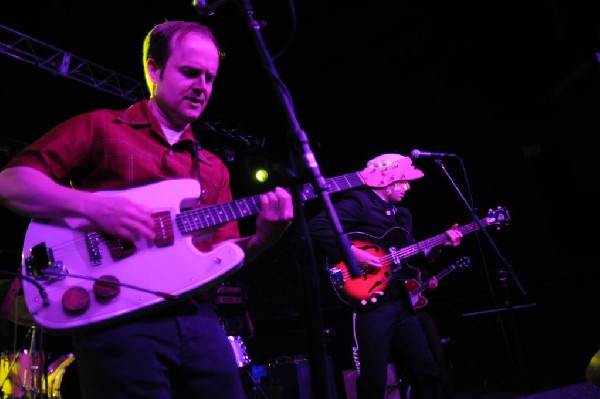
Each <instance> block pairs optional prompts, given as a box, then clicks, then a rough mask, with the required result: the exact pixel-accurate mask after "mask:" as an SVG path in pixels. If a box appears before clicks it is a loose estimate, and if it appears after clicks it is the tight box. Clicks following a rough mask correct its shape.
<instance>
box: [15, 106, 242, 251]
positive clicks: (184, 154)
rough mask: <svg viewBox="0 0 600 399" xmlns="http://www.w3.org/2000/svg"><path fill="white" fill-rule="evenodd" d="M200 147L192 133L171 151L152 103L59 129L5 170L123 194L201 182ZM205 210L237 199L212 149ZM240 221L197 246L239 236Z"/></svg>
mask: <svg viewBox="0 0 600 399" xmlns="http://www.w3.org/2000/svg"><path fill="white" fill-rule="evenodd" d="M196 143H197V141H196V139H195V138H194V136H193V134H192V132H191V129H188V130H187V131H185V132H184V133H183V135H182V136H181V139H180V141H179V142H177V143H176V144H174V145H173V146H170V145H169V143H168V142H167V140H166V138H165V136H164V135H163V133H162V129H161V127H160V124H159V123H158V122H157V121H156V119H155V118H154V116H153V115H152V113H151V112H150V110H149V109H148V100H142V101H140V102H138V103H135V104H133V105H132V106H130V107H129V108H127V109H126V110H109V109H101V110H95V111H92V112H88V113H84V114H81V115H78V116H75V117H73V118H71V119H68V120H67V121H65V122H63V123H61V124H59V125H58V126H56V127H55V128H53V129H52V130H50V131H49V132H48V133H47V134H45V135H44V136H42V137H41V138H39V139H38V140H36V141H35V142H34V143H33V144H31V145H29V146H28V147H27V148H25V149H24V150H23V151H22V152H21V153H20V154H18V155H17V156H15V157H14V158H13V159H11V160H10V161H9V162H8V164H7V165H6V167H11V166H29V167H32V168H35V169H37V170H39V171H41V172H42V173H44V174H46V175H48V176H50V177H51V178H52V179H54V180H55V181H57V182H59V183H61V184H64V185H70V186H72V187H75V188H77V189H80V190H86V191H100V190H112V189H117V190H123V189H127V188H131V187H135V186H141V185H146V184H150V183H155V182H158V181H162V180H168V179H178V178H194V179H197V178H198V168H197V165H196V162H195V161H194V151H195V144H196ZM198 160H199V167H200V185H201V188H202V193H203V194H202V196H201V200H200V206H202V205H213V204H218V203H223V202H228V201H231V200H232V194H231V187H230V185H229V171H228V169H227V167H226V166H225V164H224V163H223V161H222V160H221V159H220V158H218V157H217V156H216V155H214V154H212V153H211V152H209V151H207V150H204V149H202V150H200V152H199V153H198ZM239 235H240V234H239V227H238V223H237V222H235V221H234V222H229V223H226V224H224V225H222V226H220V228H219V229H218V231H217V232H216V233H215V235H214V236H213V238H212V239H211V240H207V241H204V242H201V243H199V244H197V245H198V247H199V248H200V249H202V250H208V249H210V247H211V245H213V244H215V243H218V242H221V241H223V240H225V239H228V238H238V237H239Z"/></svg>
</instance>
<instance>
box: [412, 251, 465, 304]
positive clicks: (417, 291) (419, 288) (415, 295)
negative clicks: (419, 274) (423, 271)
mask: <svg viewBox="0 0 600 399" xmlns="http://www.w3.org/2000/svg"><path fill="white" fill-rule="evenodd" d="M470 264H471V258H469V257H468V256H463V257H461V258H460V259H458V260H457V261H456V262H454V263H452V264H451V265H450V266H447V267H446V268H444V269H443V270H442V271H440V272H439V273H438V274H436V275H435V278H436V279H437V280H438V282H439V281H441V280H442V279H443V278H444V277H446V276H447V275H449V274H450V273H452V272H453V271H455V270H458V269H464V268H466V267H467V266H469V265H470ZM429 281H430V280H427V281H426V282H424V283H421V282H420V279H413V280H407V281H405V282H404V284H405V285H406V289H407V290H408V294H409V296H410V301H411V303H412V306H413V308H414V309H415V310H416V309H419V308H422V307H424V306H427V305H428V304H429V300H428V299H427V298H425V296H423V292H425V291H426V290H428V289H429Z"/></svg>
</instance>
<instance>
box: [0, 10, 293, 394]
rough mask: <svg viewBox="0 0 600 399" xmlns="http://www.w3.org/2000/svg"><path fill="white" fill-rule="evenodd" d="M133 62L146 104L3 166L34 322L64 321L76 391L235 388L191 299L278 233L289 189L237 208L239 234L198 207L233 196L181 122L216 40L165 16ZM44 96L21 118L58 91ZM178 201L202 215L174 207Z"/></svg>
mask: <svg viewBox="0 0 600 399" xmlns="http://www.w3.org/2000/svg"><path fill="white" fill-rule="evenodd" d="M107 29H110V28H109V27H107ZM132 34H133V32H132ZM142 58H143V68H144V73H145V77H146V82H147V85H148V89H149V93H150V99H149V100H148V99H144V100H140V101H139V102H137V103H135V104H132V105H131V106H129V107H128V108H126V109H118V110H117V109H101V110H94V111H91V112H87V113H84V114H81V115H78V116H75V117H73V118H71V119H69V120H67V121H65V122H63V123H61V124H59V125H58V126H56V127H54V128H53V129H52V130H50V131H49V132H48V133H46V134H45V135H44V136H42V137H41V138H40V139H38V140H37V141H35V142H34V143H33V144H31V145H30V146H29V147H27V148H25V149H24V151H23V152H22V153H20V154H18V155H17V156H15V157H14V158H13V159H11V160H10V161H9V163H8V164H7V165H6V168H5V169H4V170H3V171H2V172H1V173H0V204H2V205H4V206H6V207H7V208H9V209H11V210H14V211H15V212H18V213H19V214H22V215H25V216H27V217H32V218H34V220H33V222H32V225H31V227H32V228H31V229H30V232H31V234H27V236H26V239H25V245H24V248H23V270H22V274H23V275H27V277H28V278H29V279H28V280H27V281H23V289H24V291H25V299H26V302H27V306H28V308H29V310H30V312H31V314H32V315H33V317H34V319H35V320H36V322H38V323H40V324H41V325H42V326H43V327H46V328H49V329H54V330H65V331H70V330H71V329H73V330H74V331H73V333H74V338H75V339H74V345H73V347H74V350H73V352H74V354H75V358H76V362H75V363H76V365H77V371H78V376H79V382H80V386H81V392H82V395H83V398H84V399H93V398H98V399H106V398H111V399H125V398H128V399H130V398H138V399H142V398H148V399H150V398H152V399H171V398H180V399H183V398H186V399H187V398H194V397H205V398H217V397H220V398H228V399H242V398H246V395H245V392H244V390H243V386H242V382H241V378H240V375H239V370H238V367H237V364H236V360H235V357H234V354H233V352H232V351H231V346H230V343H229V340H228V338H227V336H226V334H225V331H224V330H223V328H222V325H221V323H220V321H219V319H218V317H217V315H216V314H215V311H214V309H213V307H212V305H211V304H209V303H203V302H202V300H201V298H199V299H198V298H196V297H197V296H198V295H197V294H199V293H201V292H202V290H203V289H204V288H205V287H209V286H210V285H211V284H213V283H214V282H215V281H218V279H220V278H223V277H224V276H227V275H228V273H231V272H233V271H235V270H236V269H237V268H238V267H240V266H241V265H242V264H243V263H244V262H246V263H247V262H250V261H251V260H252V259H254V258H255V257H256V256H257V255H258V254H260V253H261V252H263V251H265V250H266V249H267V248H269V247H270V246H271V245H273V244H274V243H275V242H276V241H277V240H278V239H279V238H280V237H281V235H282V234H283V233H284V232H285V231H286V229H287V228H288V226H289V225H290V223H291V220H292V217H293V205H292V199H291V195H290V194H289V193H288V191H286V190H284V189H282V188H277V189H275V190H274V191H271V192H269V193H266V194H263V195H262V196H260V199H257V200H256V201H248V202H247V203H245V204H244V205H245V206H241V207H237V208H236V212H237V213H239V214H240V215H242V216H246V215H252V214H255V213H258V217H257V219H256V232H255V234H253V235H251V236H247V237H240V232H239V229H238V225H237V222H236V221H235V220H233V219H232V218H231V213H228V212H227V211H226V207H218V206H216V207H214V208H211V209H213V211H212V212H211V213H210V214H204V213H201V212H200V210H202V209H203V207H209V206H214V205H219V204H223V203H226V202H228V201H231V200H232V193H231V189H230V184H229V171H228V170H227V168H226V166H225V164H224V163H223V162H222V161H221V160H220V159H219V158H218V157H217V156H216V155H214V154H212V153H211V152H209V151H207V150H206V149H202V148H201V147H200V145H199V142H198V140H197V139H196V137H195V136H194V134H193V132H192V128H191V123H192V122H194V121H195V120H197V119H198V118H199V117H200V116H201V115H202V113H203V111H204V109H205V107H206V106H207V104H208V101H209V98H210V96H211V93H212V88H213V83H214V82H215V79H216V77H217V72H218V69H219V62H220V58H221V50H220V49H219V45H218V43H217V40H216V38H215V37H214V36H213V34H212V32H211V31H210V30H209V29H208V28H207V27H206V26H204V25H203V24H201V23H198V22H184V21H169V22H164V23H161V24H158V25H156V26H155V27H153V28H152V29H151V30H150V31H149V32H148V33H147V35H146V38H145V40H144V43H143V57H142ZM46 94H48V93H45V95H44V96H38V97H37V98H36V100H35V101H37V102H36V103H35V104H32V105H31V107H32V117H34V114H33V112H34V111H35V109H34V108H35V106H38V105H39V106H43V105H44V101H54V100H56V99H57V98H58V97H52V96H49V95H46ZM63 100H64V99H62V98H61V99H60V100H59V101H63ZM38 103H39V104H38ZM26 126H27V121H22V126H21V128H25V127H26ZM119 190H120V191H119ZM187 208H190V209H193V208H198V209H199V212H198V213H194V212H191V213H190V212H187V213H186V214H185V215H182V214H178V213H179V212H182V211H183V210H184V209H187ZM257 208H260V211H258V210H257ZM255 210H256V211H255ZM182 213H183V212H182ZM204 226H212V227H213V228H211V229H210V230H209V231H206V230H204V229H202V227H204ZM200 230H203V231H200ZM196 231H198V233H199V234H197V235H192V234H191V233H192V232H196ZM28 233H29V232H28ZM32 283H36V284H32ZM191 294H194V296H193V297H191V296H190V295H191ZM169 305H170V306H169ZM75 330H77V331H76V332H77V333H76V334H75Z"/></svg>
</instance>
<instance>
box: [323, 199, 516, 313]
mask: <svg viewBox="0 0 600 399" xmlns="http://www.w3.org/2000/svg"><path fill="white" fill-rule="evenodd" d="M509 219H510V218H509V214H508V211H507V210H506V209H504V208H503V207H497V208H496V209H495V210H490V211H489V213H488V215H487V216H486V217H484V218H482V219H480V220H479V221H475V222H472V223H469V224H467V225H464V226H461V227H459V228H458V230H459V231H460V232H461V233H463V234H468V233H471V232H474V231H477V230H479V229H480V226H482V227H488V226H493V225H502V224H505V223H507V222H508V221H509ZM404 234H405V232H404V229H402V228H400V227H394V228H391V229H389V230H388V231H387V232H386V233H385V234H384V235H383V236H381V237H373V236H372V235H370V234H366V233H362V232H353V233H348V238H349V240H350V242H351V243H352V245H354V246H355V247H357V248H359V249H362V250H365V251H368V252H370V253H372V254H374V255H376V256H378V257H380V258H381V263H382V266H381V267H380V268H379V269H377V270H375V271H373V272H368V273H366V272H362V273H360V274H359V275H357V276H355V277H354V276H353V274H352V273H350V270H348V267H347V265H346V264H345V262H343V261H342V262H338V263H336V264H334V265H329V264H326V269H327V272H328V276H329V279H330V281H331V284H332V285H333V288H334V290H335V293H336V294H337V296H338V297H339V298H340V299H341V300H342V302H344V303H346V304H347V305H350V306H352V307H356V308H368V307H374V306H376V305H377V304H378V303H380V302H381V301H382V300H384V299H385V298H386V297H387V294H389V291H390V290H391V288H392V286H393V285H394V284H395V283H396V282H398V281H406V280H412V279H416V278H417V277H418V275H419V269H417V268H415V267H412V266H410V265H409V264H408V263H407V262H406V258H409V257H410V256H413V255H416V254H418V253H420V252H423V251H425V250H428V249H431V248H433V247H436V246H438V245H442V244H443V243H444V242H446V240H447V239H448V236H447V235H446V233H445V232H444V233H443V234H438V235H437V236H435V237H432V238H429V239H427V240H424V241H420V242H417V243H415V244H412V245H409V246H407V247H404V248H398V247H397V246H395V242H398V241H399V240H398V237H400V236H404Z"/></svg>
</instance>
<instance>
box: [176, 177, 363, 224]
mask: <svg viewBox="0 0 600 399" xmlns="http://www.w3.org/2000/svg"><path fill="white" fill-rule="evenodd" d="M325 184H326V187H327V190H328V191H329V192H331V193H336V192H338V191H343V190H348V189H351V188H354V187H360V186H362V185H364V184H365V183H364V181H363V179H362V177H361V175H360V173H358V172H353V173H348V174H346V175H342V176H337V177H332V178H329V179H326V180H325ZM301 196H302V199H303V200H304V201H306V200H311V199H313V198H317V193H316V192H315V189H314V187H313V186H312V185H311V184H305V185H304V186H303V187H302V192H301ZM259 211H260V195H254V196H252V197H247V198H242V199H239V200H235V201H231V202H226V203H222V204H216V205H210V206H205V207H202V208H198V209H193V210H189V211H185V212H181V213H180V214H178V215H177V216H176V217H175V219H176V221H177V227H178V228H179V230H180V231H181V233H183V234H188V233H193V232H196V231H200V230H202V229H205V228H208V227H212V226H216V225H219V224H223V223H226V222H230V221H232V220H237V219H242V218H245V217H248V216H252V215H256V214H258V212H259Z"/></svg>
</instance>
